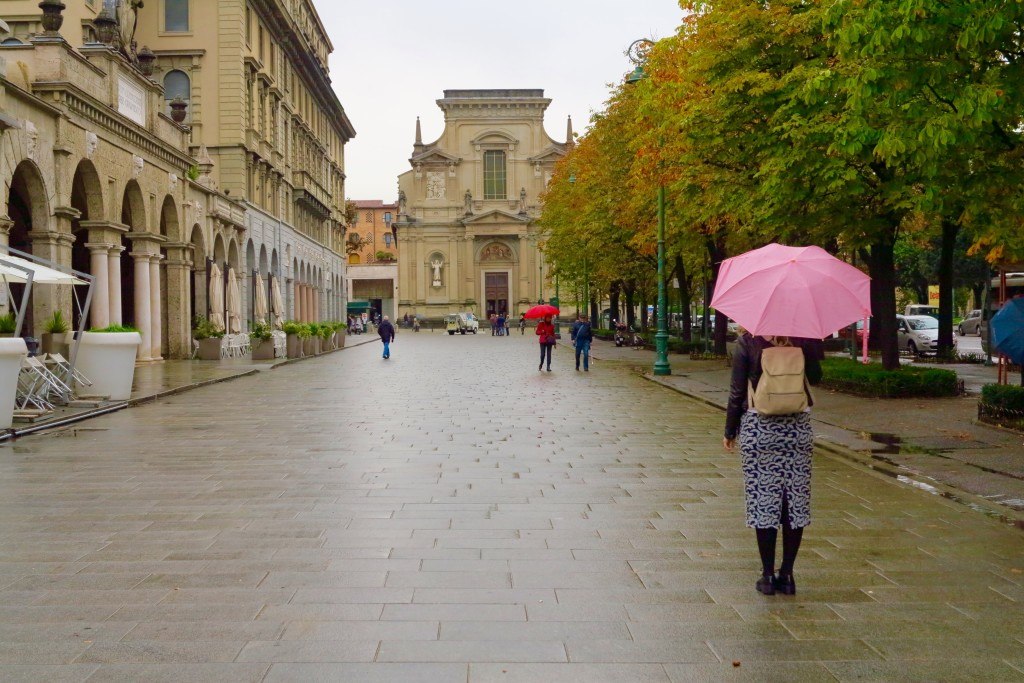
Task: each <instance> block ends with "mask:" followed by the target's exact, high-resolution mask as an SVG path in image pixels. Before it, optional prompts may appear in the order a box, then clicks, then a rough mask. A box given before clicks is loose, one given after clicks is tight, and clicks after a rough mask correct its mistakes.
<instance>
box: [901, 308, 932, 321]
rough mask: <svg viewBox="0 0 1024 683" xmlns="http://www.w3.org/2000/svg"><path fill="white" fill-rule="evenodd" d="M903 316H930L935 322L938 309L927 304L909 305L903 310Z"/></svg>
mask: <svg viewBox="0 0 1024 683" xmlns="http://www.w3.org/2000/svg"><path fill="white" fill-rule="evenodd" d="M903 315H930V316H931V317H933V318H935V319H936V320H938V319H939V307H938V306H929V305H928V304H910V305H909V306H907V307H906V308H905V309H903Z"/></svg>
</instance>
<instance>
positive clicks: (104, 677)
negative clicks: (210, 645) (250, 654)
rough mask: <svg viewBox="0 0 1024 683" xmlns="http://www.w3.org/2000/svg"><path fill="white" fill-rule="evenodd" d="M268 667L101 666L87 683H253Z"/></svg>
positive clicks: (261, 678)
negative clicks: (221, 682) (225, 682)
mask: <svg viewBox="0 0 1024 683" xmlns="http://www.w3.org/2000/svg"><path fill="white" fill-rule="evenodd" d="M268 668H269V667H268V666H267V665H266V664H189V663H180V662H178V663H174V664H104V665H101V666H100V667H99V668H97V669H96V671H95V673H93V674H92V675H91V676H90V677H89V678H88V679H87V680H88V681H89V683H136V682H137V681H146V683H208V682H209V681H232V682H236V681H237V682H238V683H246V682H249V681H251V682H252V683H257V682H258V681H261V680H263V677H264V676H266V674H267V669H268Z"/></svg>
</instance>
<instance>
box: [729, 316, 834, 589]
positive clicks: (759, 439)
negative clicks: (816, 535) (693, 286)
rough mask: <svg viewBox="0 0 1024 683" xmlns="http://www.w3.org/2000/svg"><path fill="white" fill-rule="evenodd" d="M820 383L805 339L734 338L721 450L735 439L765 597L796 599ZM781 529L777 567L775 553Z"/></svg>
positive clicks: (816, 360) (814, 350)
mask: <svg viewBox="0 0 1024 683" xmlns="http://www.w3.org/2000/svg"><path fill="white" fill-rule="evenodd" d="M819 381H821V363H820V349H819V346H817V345H815V343H814V342H813V341H811V340H802V339H792V340H791V339H789V338H786V337H772V336H763V337H762V336H752V335H750V334H748V333H746V332H743V333H742V334H741V335H740V338H739V339H738V341H737V343H736V350H735V352H734V353H733V360H732V383H731V386H730V391H729V405H728V409H727V412H726V423H725V438H724V440H723V445H724V446H725V449H726V450H727V451H730V452H731V451H733V450H734V449H735V447H736V441H737V439H738V440H739V446H740V455H741V458H742V465H743V477H744V485H745V492H746V522H747V526H748V527H752V528H753V529H754V531H755V534H756V537H757V547H758V552H759V553H760V555H761V578H759V579H758V580H757V583H756V584H755V588H756V590H757V591H758V592H760V593H763V594H764V595H774V594H775V593H776V592H779V593H782V594H784V595H794V594H795V593H796V581H795V580H794V579H793V564H794V563H795V562H796V556H797V552H798V551H799V550H800V541H801V540H802V539H803V532H804V528H805V527H806V526H807V525H809V524H810V523H811V452H812V450H813V448H814V434H813V431H812V429H811V414H810V409H811V406H812V405H813V398H812V396H811V391H810V385H814V384H817V383H818V382H819ZM780 526H781V527H782V564H781V565H780V566H779V571H778V574H777V575H776V573H775V548H776V541H777V538H778V530H779V527H780Z"/></svg>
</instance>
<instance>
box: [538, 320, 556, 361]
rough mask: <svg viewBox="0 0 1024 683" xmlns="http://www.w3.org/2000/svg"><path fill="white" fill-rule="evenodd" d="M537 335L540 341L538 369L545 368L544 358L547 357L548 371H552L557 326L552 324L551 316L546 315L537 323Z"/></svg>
mask: <svg viewBox="0 0 1024 683" xmlns="http://www.w3.org/2000/svg"><path fill="white" fill-rule="evenodd" d="M536 334H537V337H538V341H539V342H540V365H538V366H537V369H538V370H543V369H544V358H545V356H546V357H547V363H548V372H551V349H553V348H555V341H556V340H555V326H554V325H552V324H551V316H550V315H546V316H544V319H543V320H541V321H540V322H539V323H537V332H536Z"/></svg>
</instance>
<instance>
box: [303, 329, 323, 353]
mask: <svg viewBox="0 0 1024 683" xmlns="http://www.w3.org/2000/svg"><path fill="white" fill-rule="evenodd" d="M306 328H307V329H308V330H309V334H308V335H306V338H305V339H303V340H302V352H303V353H305V354H306V355H307V356H315V355H316V354H318V353H320V323H306Z"/></svg>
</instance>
